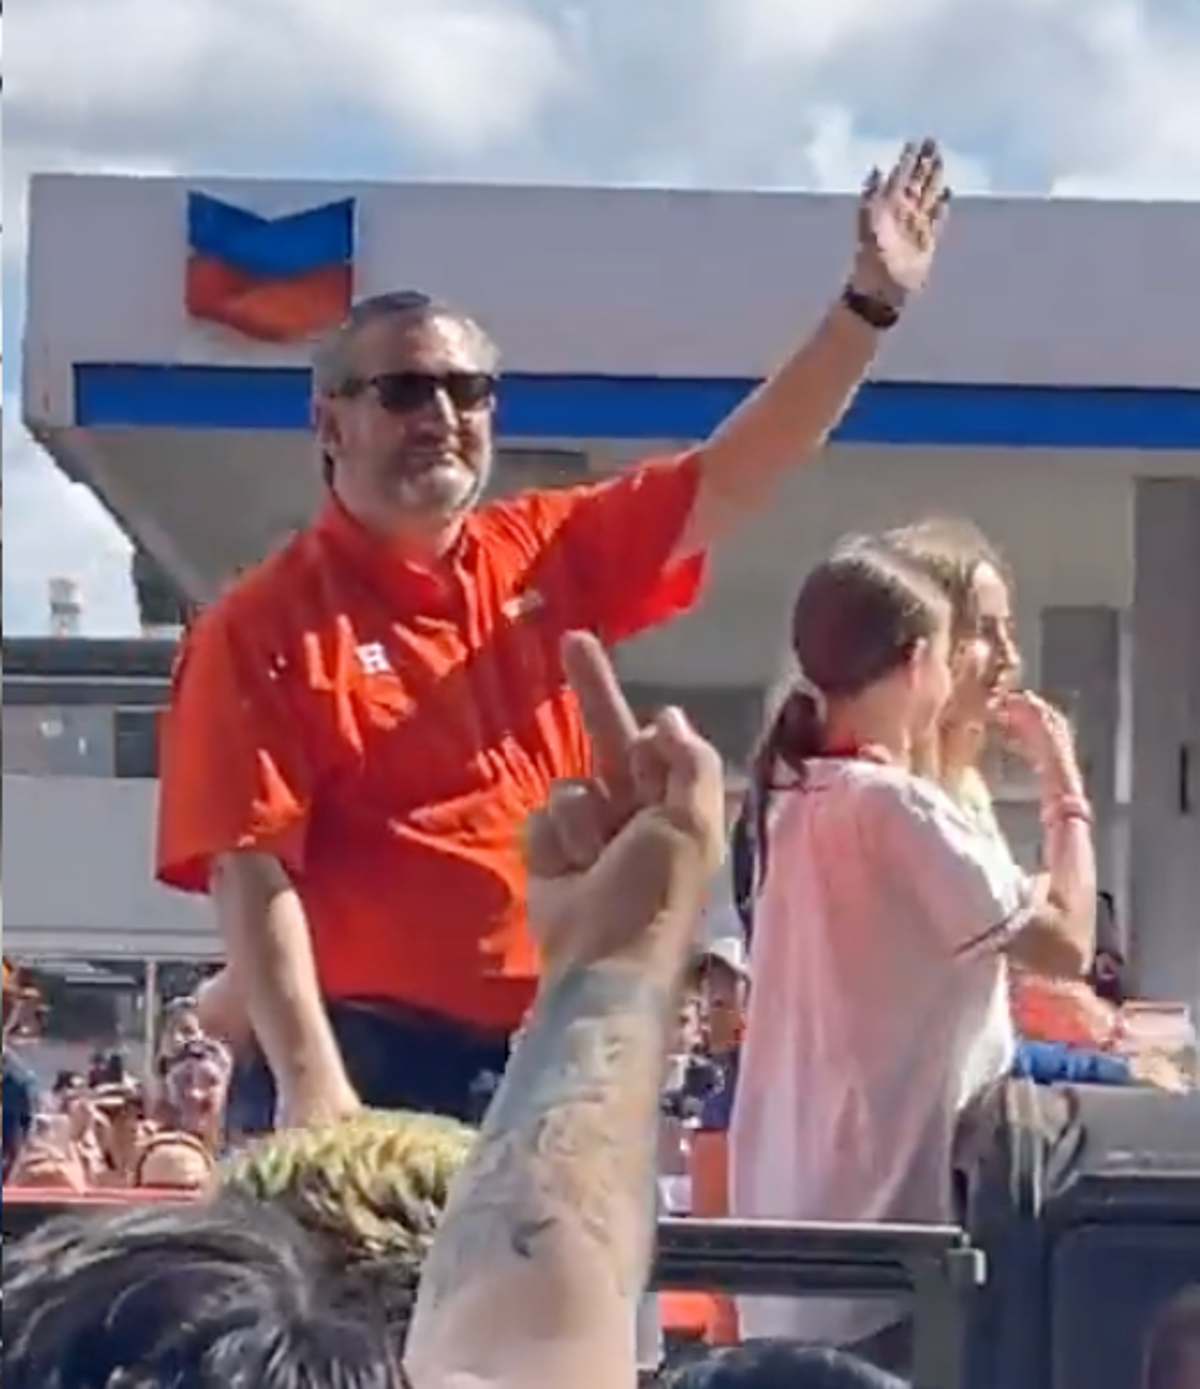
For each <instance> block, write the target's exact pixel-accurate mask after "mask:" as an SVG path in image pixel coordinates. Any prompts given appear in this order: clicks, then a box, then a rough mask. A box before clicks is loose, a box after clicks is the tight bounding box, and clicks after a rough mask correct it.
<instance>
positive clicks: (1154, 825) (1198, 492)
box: [1130, 478, 1200, 1005]
mask: <svg viewBox="0 0 1200 1389" xmlns="http://www.w3.org/2000/svg"><path fill="white" fill-rule="evenodd" d="M1134 525H1135V558H1136V570H1135V577H1134V601H1133V614H1132V622H1131V636H1132V647H1133V649H1132V685H1133V691H1132V693H1133V701H1132V703H1133V759H1132V761H1133V766H1132V804H1131V824H1130V902H1131V926H1132V936H1133V959H1134V964H1135V968H1136V970H1137V972H1138V977H1139V981H1140V985H1141V990H1142V992H1143V993H1144V994H1146V995H1147V996H1149V997H1154V998H1164V999H1176V1000H1179V1001H1181V1002H1187V1003H1190V1004H1192V1005H1200V480H1195V479H1182V478H1180V479H1145V480H1139V481H1138V482H1136V483H1135V503H1134Z"/></svg>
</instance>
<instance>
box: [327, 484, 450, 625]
mask: <svg viewBox="0 0 1200 1389" xmlns="http://www.w3.org/2000/svg"><path fill="white" fill-rule="evenodd" d="M472 519H473V518H472V517H468V518H467V520H466V523H465V524H464V525H463V527H462V530H461V531H460V533H459V535H458V537H457V539H456V540H455V542H454V544H453V545H452V546H451V548H450V549H449V550H448V551H447V552H446V554H444V555H442V556H441V557H440V558H438V559H435V560H433V561H432V562H431V563H429V564H422V563H418V562H416V561H415V560H413V559H411V558H410V557H409V556H408V555H407V554H405V553H404V552H403V551H402V550H401V549H400V547H399V546H397V545H395V544H393V543H391V542H390V541H388V540H387V539H386V538H385V537H383V536H380V535H377V534H376V533H375V532H374V531H371V530H368V529H367V527H366V526H364V525H363V524H362V522H361V521H359V520H358V519H357V518H356V517H354V516H352V515H351V514H350V512H349V511H347V510H346V508H345V507H344V506H343V505H342V503H341V502H340V501H339V500H338V499H337V497H335V496H334V495H333V494H332V493H331V494H330V495H329V496H328V497H327V499H326V501H325V505H324V507H323V508H322V510H321V513H320V515H319V516H318V517H317V521H316V525H315V527H314V530H315V533H316V536H317V539H318V541H319V543H320V544H321V545H322V546H323V547H325V548H327V550H329V551H331V552H332V553H333V554H335V555H336V556H337V557H338V559H339V560H340V561H341V562H343V563H346V564H348V565H349V566H350V567H351V568H352V569H354V570H355V571H356V572H357V573H358V574H359V575H360V576H361V577H362V578H363V579H364V580H365V581H366V582H367V583H369V584H370V585H371V587H372V588H375V589H377V590H379V591H381V592H383V593H385V594H386V595H387V597H388V598H389V599H390V600H391V601H392V602H394V603H397V604H399V605H400V606H402V607H404V608H409V609H411V608H414V607H417V608H420V609H421V610H422V611H427V612H428V611H436V610H437V609H439V608H444V607H447V606H449V605H451V604H452V603H453V602H454V601H455V598H456V595H457V592H458V588H459V582H458V581H460V580H461V578H462V576H463V573H464V570H465V568H466V566H467V564H468V563H469V560H470V557H471V556H472V554H473V553H474V550H475V546H476V537H475V533H474V527H473V526H472V524H471V522H472Z"/></svg>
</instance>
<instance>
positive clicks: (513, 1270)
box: [406, 634, 724, 1389]
mask: <svg viewBox="0 0 1200 1389" xmlns="http://www.w3.org/2000/svg"><path fill="white" fill-rule="evenodd" d="M563 659H564V666H565V669H566V672H567V676H568V679H569V680H570V681H571V684H572V688H573V689H574V691H575V693H576V696H577V697H578V699H579V701H580V706H581V709H582V711H583V717H584V719H585V721H586V725H587V727H588V729H589V731H590V737H591V743H592V747H593V749H594V751H595V754H596V759H595V761H596V766H597V769H598V772H599V774H600V777H601V780H599V781H585V782H573V783H564V784H560V785H559V786H558V787H557V788H556V790H555V791H554V792H552V793H551V797H550V800H549V802H548V805H547V810H546V813H545V814H544V815H542V816H538V817H535V818H534V819H533V820H532V821H531V823H530V826H529V829H528V832H527V834H526V836H525V852H526V855H527V861H528V865H529V888H528V903H529V918H530V924H531V928H532V929H533V931H534V933H535V935H536V938H537V941H538V944H539V945H540V947H541V948H542V950H543V952H544V956H545V974H544V977H543V981H542V986H541V988H540V989H539V992H538V997H537V1001H536V1003H535V1005H534V1010H533V1014H532V1017H531V1018H530V1021H529V1024H528V1026H527V1029H526V1032H525V1035H524V1036H523V1037H522V1039H521V1041H520V1043H519V1044H518V1046H517V1047H516V1048H515V1050H514V1051H513V1055H512V1060H511V1063H510V1065H509V1069H508V1072H507V1074H506V1076H505V1078H504V1082H503V1084H502V1086H501V1089H500V1092H499V1094H498V1095H497V1096H496V1099H495V1101H494V1103H493V1105H492V1107H491V1110H490V1111H489V1113H488V1116H487V1119H486V1121H485V1123H484V1126H483V1130H482V1134H481V1137H480V1140H479V1143H478V1144H477V1146H476V1148H475V1149H474V1151H473V1153H472V1155H471V1157H470V1159H469V1160H468V1163H467V1166H466V1168H465V1169H464V1171H463V1173H462V1174H461V1175H460V1177H459V1179H458V1181H457V1182H456V1184H455V1186H454V1189H453V1191H452V1192H451V1197H450V1204H449V1206H448V1208H447V1211H446V1215H445V1219H444V1220H443V1223H442V1227H441V1229H440V1230H439V1232H438V1236H437V1239H436V1240H435V1241H434V1246H433V1249H432V1251H431V1252H430V1255H429V1258H428V1260H427V1262H426V1265H425V1269H424V1272H423V1275H422V1279H421V1285H420V1288H419V1290H418V1294H417V1309H416V1313H415V1315H414V1318H413V1324H412V1328H411V1331H410V1333H409V1339H408V1348H407V1354H406V1366H407V1369H408V1371H409V1375H410V1377H411V1380H412V1383H413V1386H414V1389H439V1387H440V1386H443V1385H453V1384H457V1383H464V1384H465V1383H468V1382H471V1383H474V1382H479V1383H484V1384H489V1385H491V1386H493V1387H494V1389H560V1387H561V1386H562V1385H566V1384H587V1385H588V1386H589V1389H628V1386H629V1384H630V1383H631V1382H632V1380H633V1376H634V1370H635V1361H636V1355H635V1347H634V1336H633V1330H634V1324H635V1314H636V1311H637V1309H638V1307H639V1304H640V1300H641V1297H642V1293H643V1291H644V1289H645V1286H646V1278H647V1274H648V1271H649V1262H650V1254H651V1246H652V1243H653V1212H654V1184H655V1167H656V1157H657V1143H656V1140H657V1133H658V1121H659V1099H660V1084H661V1077H662V1070H663V1064H664V1060H665V1056H666V1052H667V1049H668V1047H669V1046H670V1044H671V1042H672V1040H673V1035H674V1031H675V1026H676V1022H677V1018H678V995H679V991H680V989H681V987H682V984H683V981H684V977H685V974H686V971H687V967H688V963H689V960H690V956H691V950H692V944H693V940H694V936H695V931H696V928H697V925H698V922H699V919H700V916H701V912H702V909H703V906H704V902H705V898H706V896H707V890H708V885H709V879H710V876H711V874H712V873H713V871H714V870H715V868H716V866H717V864H718V863H719V862H720V859H721V856H722V850H723V843H722V841H723V838H724V775H723V769H722V765H721V759H720V756H719V755H718V753H717V752H716V750H715V749H714V748H712V747H711V746H709V745H708V744H706V743H705V742H703V740H702V739H700V738H699V736H698V735H697V734H696V733H695V732H694V731H693V730H692V729H691V727H690V726H689V725H688V723H687V721H686V719H685V718H684V716H683V715H682V714H681V713H680V712H679V711H677V710H670V711H667V712H665V713H663V714H662V715H660V716H659V717H658V718H657V719H656V720H655V721H654V722H653V723H652V724H651V725H649V726H648V727H647V728H645V729H643V730H640V731H639V730H638V729H637V727H636V724H635V722H634V719H633V715H632V712H631V711H630V709H629V706H628V704H627V703H626V702H625V700H624V698H623V696H622V694H621V691H620V688H619V686H618V685H617V683H616V679H615V676H614V675H613V672H612V668H611V666H610V665H609V663H608V661H607V658H606V657H605V655H604V652H603V650H602V648H601V647H600V645H599V643H598V642H597V641H596V640H595V638H594V637H591V636H589V635H585V634H578V635H576V636H574V637H573V638H572V639H570V640H569V641H568V643H567V645H566V647H565V649H564V653H563Z"/></svg>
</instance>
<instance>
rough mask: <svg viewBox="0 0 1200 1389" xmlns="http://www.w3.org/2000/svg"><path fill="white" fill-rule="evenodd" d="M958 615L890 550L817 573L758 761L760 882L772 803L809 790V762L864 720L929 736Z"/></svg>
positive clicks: (858, 541) (796, 611) (849, 551)
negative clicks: (953, 617)
mask: <svg viewBox="0 0 1200 1389" xmlns="http://www.w3.org/2000/svg"><path fill="white" fill-rule="evenodd" d="M949 629H950V612H949V603H948V601H947V599H946V596H945V594H944V592H943V591H942V589H941V588H940V587H939V586H938V585H937V583H936V582H935V581H934V580H933V579H931V578H930V576H929V575H928V574H927V573H925V572H924V571H923V570H921V569H920V568H919V567H918V566H916V565H915V564H913V563H912V562H911V561H910V560H908V559H907V558H905V556H904V555H902V554H900V553H899V552H898V551H896V550H895V549H893V548H892V547H890V546H888V545H887V544H885V543H884V542H882V541H878V540H872V539H868V538H858V537H855V538H851V539H847V540H844V541H843V542H842V543H841V544H839V545H838V546H837V548H836V549H835V550H834V551H833V553H832V554H831V555H830V556H829V557H828V558H827V559H825V560H822V561H821V563H820V564H818V565H816V567H815V568H813V569H812V570H810V571H809V574H808V576H807V577H806V578H805V580H804V583H803V585H802V586H801V588H800V593H799V595H798V596H797V598H796V603H795V606H794V608H793V610H792V632H791V645H792V657H793V659H794V662H795V665H796V667H798V669H799V671H800V672H801V673H802V674H801V676H800V677H799V678H797V679H795V680H794V681H793V682H792V684H791V686H790V687H789V688H788V689H787V691H786V693H785V694H784V697H783V699H782V702H781V703H780V704H779V707H778V709H777V710H776V711H775V713H774V715H773V717H772V718H771V719H770V720H769V722H768V725H767V730H766V733H765V735H764V736H763V738H762V739H761V741H760V743H759V746H758V749H757V752H756V753H755V758H754V766H753V802H754V806H755V810H756V814H757V822H758V823H757V840H756V842H757V844H758V852H759V876H760V879H761V877H763V876H765V873H766V858H767V834H766V825H767V818H768V813H769V808H770V799H771V795H772V793H773V792H774V791H777V790H780V789H781V788H783V787H788V788H802V787H803V784H804V780H805V774H806V766H807V763H808V762H809V761H810V760H811V759H812V758H814V757H819V756H821V755H822V754H826V753H830V752H833V751H838V750H841V749H839V748H834V747H832V746H831V741H833V742H840V741H842V739H841V737H840V736H838V735H839V733H840V732H844V731H846V730H851V729H852V726H853V725H854V724H855V722H856V718H855V716H856V713H861V714H863V715H866V714H867V713H868V712H870V713H871V714H872V715H873V716H874V717H875V718H876V719H877V720H878V719H879V716H880V715H886V716H887V717H886V720H885V721H886V722H887V723H888V725H889V727H890V728H891V729H893V730H894V731H895V733H896V735H897V737H898V739H899V741H900V742H902V744H903V748H896V749H895V751H897V752H899V753H901V755H905V754H906V753H907V750H908V749H909V748H910V747H911V745H912V743H913V741H914V740H916V739H917V738H918V737H920V736H923V735H924V734H925V733H927V731H928V729H929V728H930V727H931V726H932V724H933V722H934V720H935V718H936V716H937V714H938V712H939V711H940V708H941V706H942V704H943V703H944V701H945V699H946V696H947V694H948V693H949V669H948V664H947V658H948V651H949V640H950V637H949Z"/></svg>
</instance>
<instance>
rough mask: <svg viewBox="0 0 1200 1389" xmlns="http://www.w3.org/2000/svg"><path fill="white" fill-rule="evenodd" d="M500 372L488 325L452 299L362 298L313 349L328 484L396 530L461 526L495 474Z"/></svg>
mask: <svg viewBox="0 0 1200 1389" xmlns="http://www.w3.org/2000/svg"><path fill="white" fill-rule="evenodd" d="M498 371H499V356H498V353H497V351H496V347H495V345H494V343H493V342H492V340H491V339H490V338H489V337H488V335H487V333H486V332H484V330H483V329H482V328H481V327H480V326H479V324H478V323H476V322H475V320H474V319H472V318H470V317H468V316H467V315H466V314H464V313H462V312H460V311H459V310H457V309H455V308H453V307H451V306H450V305H449V304H446V303H444V302H442V301H441V300H438V299H434V298H433V297H431V296H430V295H427V294H423V293H420V292H419V291H415V290H404V291H396V292H393V293H389V294H378V295H373V296H372V297H371V298H368V299H363V300H361V301H360V302H359V303H357V304H355V306H354V307H353V309H352V310H351V311H350V314H349V316H348V317H347V319H346V320H345V322H344V323H342V324H341V325H340V326H339V327H338V328H337V329H335V330H334V331H333V332H332V333H331V334H330V335H329V336H328V337H327V338H326V339H325V341H324V342H322V343H321V344H320V345H319V346H318V348H317V350H316V353H315V354H314V357H313V409H314V422H315V426H316V432H317V441H318V444H319V447H320V450H321V458H322V466H323V470H324V476H325V481H326V484H327V485H328V486H329V487H331V488H332V489H333V490H334V491H335V492H336V493H337V495H338V497H339V499H340V500H341V502H342V504H343V505H344V506H345V507H346V508H347V510H349V511H350V512H351V514H352V515H354V516H355V517H356V518H357V519H358V520H360V521H361V522H363V524H365V525H366V526H368V528H370V529H372V530H374V531H377V532H379V533H381V534H383V535H384V536H385V537H387V538H389V539H393V538H404V537H405V536H406V535H412V536H413V537H414V538H415V537H422V538H425V539H428V537H429V536H430V535H431V534H432V535H433V536H434V537H435V538H436V537H437V536H438V535H439V533H441V532H444V531H446V530H447V528H449V529H451V530H452V529H453V528H454V523H455V522H456V520H457V519H458V518H459V517H460V516H461V515H462V514H463V513H464V512H465V511H467V510H469V508H470V507H471V506H472V505H474V503H475V501H477V500H478V498H479V496H480V495H481V494H482V492H483V489H484V487H485V486H486V483H487V479H488V474H489V472H490V468H491V459H492V431H491V425H492V413H493V406H494V403H495V392H496V384H497V373H498ZM434 543H435V544H436V539H435V542H434Z"/></svg>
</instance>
